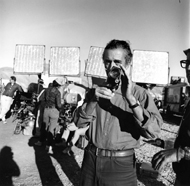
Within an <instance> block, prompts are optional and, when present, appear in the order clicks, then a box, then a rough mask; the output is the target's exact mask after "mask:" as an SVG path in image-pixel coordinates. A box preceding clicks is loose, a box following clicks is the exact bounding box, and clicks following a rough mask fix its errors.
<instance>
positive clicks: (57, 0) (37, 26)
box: [0, 0, 189, 76]
mask: <svg viewBox="0 0 190 186" xmlns="http://www.w3.org/2000/svg"><path fill="white" fill-rule="evenodd" d="M114 38H116V39H124V40H130V41H131V45H132V48H133V49H141V50H153V51H167V52H169V55H170V56H169V57H170V58H169V64H170V75H175V76H184V70H183V69H181V68H180V66H179V61H180V60H181V59H183V58H184V59H185V55H184V54H183V52H182V51H183V50H184V49H186V48H188V47H189V1H188V0H181V1H179V0H167V1H166V0H159V1H158V0H0V43H1V45H0V67H4V66H13V58H14V55H15V46H16V44H39V45H45V46H46V56H45V58H46V60H49V55H50V47H51V46H78V47H80V58H81V62H82V63H83V65H82V68H84V60H85V59H87V58H88V52H89V49H90V46H101V47H104V46H105V45H106V43H107V42H108V41H110V40H111V39H114Z"/></svg>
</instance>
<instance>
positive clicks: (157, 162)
mask: <svg viewBox="0 0 190 186" xmlns="http://www.w3.org/2000/svg"><path fill="white" fill-rule="evenodd" d="M184 53H185V55H186V57H187V59H186V60H182V61H180V64H181V67H182V68H185V71H186V77H187V80H188V82H189V83H190V49H187V50H184ZM189 121H190V102H188V104H187V105H186V108H185V112H184V115H183V118H182V120H181V123H180V127H179V131H178V135H177V137H176V140H175V143H174V148H173V149H167V150H162V151H160V152H158V153H156V154H155V155H154V156H153V158H152V167H153V168H154V169H155V170H158V171H161V170H162V169H163V168H164V166H165V165H166V164H167V163H171V162H173V163H172V165H173V170H174V172H175V173H176V181H175V186H189V185H190V122H189Z"/></svg>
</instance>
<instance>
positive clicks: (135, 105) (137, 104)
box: [129, 101, 140, 109]
mask: <svg viewBox="0 0 190 186" xmlns="http://www.w3.org/2000/svg"><path fill="white" fill-rule="evenodd" d="M138 106H140V103H139V101H137V102H136V103H135V104H134V105H129V108H130V109H134V108H136V107H138Z"/></svg>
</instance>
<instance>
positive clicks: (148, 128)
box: [131, 90, 163, 139]
mask: <svg viewBox="0 0 190 186" xmlns="http://www.w3.org/2000/svg"><path fill="white" fill-rule="evenodd" d="M140 96H141V99H140V100H138V104H139V105H138V106H137V107H135V108H131V110H132V112H133V114H134V118H135V120H136V122H137V123H138V125H139V126H140V131H141V136H143V137H145V138H149V139H155V138H157V137H158V134H159V133H160V131H161V126H162V124H163V119H162V116H161V115H160V113H159V110H158V109H157V107H156V105H155V103H154V101H153V99H152V97H151V96H150V95H149V94H148V93H147V92H146V90H144V92H143V94H142V95H140ZM136 102H137V100H136Z"/></svg>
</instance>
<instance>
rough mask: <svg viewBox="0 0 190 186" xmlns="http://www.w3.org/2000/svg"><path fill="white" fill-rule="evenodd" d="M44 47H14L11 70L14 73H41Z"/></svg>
mask: <svg viewBox="0 0 190 186" xmlns="http://www.w3.org/2000/svg"><path fill="white" fill-rule="evenodd" d="M44 58H45V46H44V45H16V49H15V59H14V65H13V69H14V72H15V73H22V74H39V73H42V72H43V68H44V62H45V61H44Z"/></svg>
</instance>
